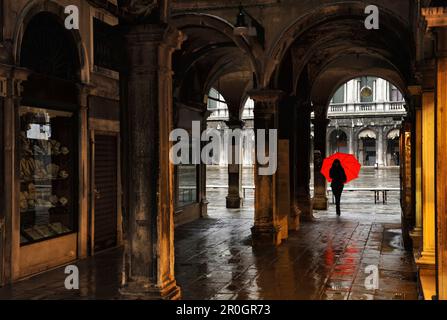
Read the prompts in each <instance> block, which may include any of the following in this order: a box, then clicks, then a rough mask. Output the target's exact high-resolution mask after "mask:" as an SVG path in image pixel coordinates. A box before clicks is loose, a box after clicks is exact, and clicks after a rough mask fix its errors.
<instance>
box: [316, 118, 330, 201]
mask: <svg viewBox="0 0 447 320" xmlns="http://www.w3.org/2000/svg"><path fill="white" fill-rule="evenodd" d="M329 122H330V120H329V119H326V118H320V117H319V118H315V119H314V198H313V209H314V210H327V208H328V200H327V181H326V178H325V177H324V176H323V175H322V174H321V172H320V170H321V166H322V165H323V160H324V158H326V131H327V126H328V124H329Z"/></svg>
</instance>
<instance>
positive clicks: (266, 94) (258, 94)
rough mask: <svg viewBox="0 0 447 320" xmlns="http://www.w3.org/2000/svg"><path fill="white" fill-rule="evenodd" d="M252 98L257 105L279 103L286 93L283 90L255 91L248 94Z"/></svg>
mask: <svg viewBox="0 0 447 320" xmlns="http://www.w3.org/2000/svg"><path fill="white" fill-rule="evenodd" d="M248 95H249V96H250V98H252V99H253V100H254V101H255V102H256V103H266V104H267V103H268V104H270V103H278V102H279V100H280V99H281V98H282V97H283V96H284V92H283V91H281V90H272V89H255V90H251V91H249V92H248Z"/></svg>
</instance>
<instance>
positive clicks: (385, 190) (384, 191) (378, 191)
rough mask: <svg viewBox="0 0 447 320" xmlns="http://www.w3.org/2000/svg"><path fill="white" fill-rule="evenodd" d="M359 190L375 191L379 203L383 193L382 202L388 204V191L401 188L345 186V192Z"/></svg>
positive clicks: (375, 197)
mask: <svg viewBox="0 0 447 320" xmlns="http://www.w3.org/2000/svg"><path fill="white" fill-rule="evenodd" d="M357 191H366V192H374V203H375V204H377V203H378V202H380V194H381V193H382V203H383V204H386V203H387V202H388V192H391V191H400V188H385V187H377V188H349V187H345V188H344V189H343V192H357ZM327 192H328V194H329V192H330V193H332V189H331V188H328V189H327ZM332 203H335V197H334V195H332Z"/></svg>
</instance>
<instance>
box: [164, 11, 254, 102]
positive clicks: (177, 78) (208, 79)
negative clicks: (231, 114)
mask: <svg viewBox="0 0 447 320" xmlns="http://www.w3.org/2000/svg"><path fill="white" fill-rule="evenodd" d="M185 16H186V15H185ZM183 17H184V16H183ZM183 17H182V18H183ZM188 19H189V20H188ZM177 27H178V28H179V29H180V30H181V31H182V32H183V34H184V35H185V38H186V40H185V41H184V43H183V45H182V48H181V50H178V51H176V52H175V53H174V55H173V70H174V87H175V88H174V89H175V97H176V98H177V99H178V100H181V101H182V102H183V103H189V102H201V101H203V100H204V96H205V95H206V94H208V91H209V90H210V88H211V87H213V86H215V85H216V84H217V83H221V84H222V85H223V86H225V92H221V93H222V94H223V95H224V96H225V99H228V100H229V102H231V103H229V107H230V108H232V107H234V106H236V105H238V103H236V100H237V98H236V97H239V96H241V95H243V94H241V92H240V91H241V90H245V89H246V88H247V85H248V84H249V83H251V80H252V79H253V63H252V61H251V60H250V57H249V53H247V51H248V50H245V51H244V49H243V48H241V47H243V46H244V43H243V39H240V38H238V39H236V38H234V37H233V28H232V26H230V25H228V24H226V23H225V22H223V21H220V20H219V19H217V18H214V17H211V16H204V15H202V16H201V15H188V16H187V17H186V18H185V19H182V20H180V17H179V19H178V22H177ZM236 75H237V76H236ZM228 79H231V81H228ZM230 111H231V110H230Z"/></svg>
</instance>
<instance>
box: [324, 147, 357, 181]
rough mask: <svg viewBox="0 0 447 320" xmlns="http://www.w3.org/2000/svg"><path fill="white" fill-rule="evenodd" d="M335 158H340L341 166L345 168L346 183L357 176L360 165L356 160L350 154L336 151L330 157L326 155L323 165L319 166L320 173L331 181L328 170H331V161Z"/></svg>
mask: <svg viewBox="0 0 447 320" xmlns="http://www.w3.org/2000/svg"><path fill="white" fill-rule="evenodd" d="M335 159H338V160H340V163H341V166H342V167H343V169H344V170H345V173H346V178H347V180H346V183H348V182H349V181H351V180H354V179H356V178H358V176H359V172H360V168H361V167H362V166H361V165H360V163H359V162H358V160H357V159H356V158H355V157H354V155H352V154H348V153H341V152H337V153H335V154H333V155H332V156H330V157H327V158H326V159H324V160H323V165H322V166H321V171H320V172H321V174H322V175H323V176H324V177H325V178H326V179H327V180H328V181H329V182H331V181H332V179H331V177H330V175H329V171H330V170H331V167H332V163H333V162H334V160H335Z"/></svg>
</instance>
